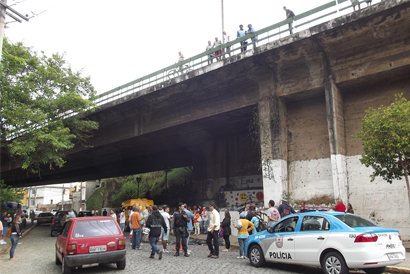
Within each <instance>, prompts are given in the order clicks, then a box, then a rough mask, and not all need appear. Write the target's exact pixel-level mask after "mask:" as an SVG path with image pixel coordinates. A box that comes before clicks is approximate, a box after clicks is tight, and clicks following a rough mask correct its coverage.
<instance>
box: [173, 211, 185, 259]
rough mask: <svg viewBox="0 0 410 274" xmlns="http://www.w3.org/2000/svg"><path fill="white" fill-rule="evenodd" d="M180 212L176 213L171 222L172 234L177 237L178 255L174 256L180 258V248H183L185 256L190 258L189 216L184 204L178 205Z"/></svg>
mask: <svg viewBox="0 0 410 274" xmlns="http://www.w3.org/2000/svg"><path fill="white" fill-rule="evenodd" d="M178 207H179V208H178V210H177V211H175V212H174V215H173V217H172V221H171V233H172V234H174V235H175V238H176V253H175V255H174V256H179V248H180V247H181V245H180V244H181V243H182V249H183V251H184V256H185V257H189V255H188V247H187V242H186V239H187V236H188V231H187V224H188V215H187V214H186V212H185V211H184V204H183V203H179V204H178Z"/></svg>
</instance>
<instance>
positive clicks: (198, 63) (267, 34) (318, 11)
mask: <svg viewBox="0 0 410 274" xmlns="http://www.w3.org/2000/svg"><path fill="white" fill-rule="evenodd" d="M365 2H366V1H365V0H363V1H359V3H360V4H362V3H365ZM346 4H347V5H346ZM352 7H353V4H351V1H349V0H332V1H329V2H327V3H325V4H323V5H321V6H319V7H316V8H313V9H311V10H308V11H306V12H303V13H301V14H299V15H296V16H295V17H294V18H293V20H292V19H290V18H289V19H286V20H283V21H280V22H278V23H276V24H273V25H271V26H269V27H266V28H263V29H261V30H259V31H256V32H255V33H253V34H247V35H245V36H243V37H241V38H239V39H236V40H233V41H231V42H229V43H226V44H223V45H221V46H219V47H218V48H215V49H211V50H209V51H205V52H202V53H200V54H197V55H195V56H193V57H190V58H187V59H186V60H184V61H182V62H178V63H175V64H173V65H170V66H168V67H165V68H163V69H160V70H157V71H155V72H153V73H150V74H148V75H146V76H143V77H141V78H138V79H136V80H134V81H131V82H129V83H126V84H124V85H121V86H119V87H116V88H114V89H111V90H109V91H107V92H104V93H102V94H100V95H98V96H97V98H96V100H95V103H96V104H97V105H103V104H105V103H108V102H111V101H113V100H116V99H119V98H121V97H124V96H127V95H129V94H132V93H134V92H138V91H140V90H142V89H145V88H148V87H151V86H153V85H157V84H160V83H164V82H165V83H166V82H168V81H170V79H169V77H168V76H167V73H168V72H169V71H171V70H179V68H181V67H183V68H184V69H183V70H184V71H190V70H195V69H198V68H201V67H204V66H207V65H208V60H209V59H208V58H209V56H210V55H211V54H212V55H214V54H215V52H217V51H221V50H222V52H223V53H222V57H221V58H225V55H226V54H228V53H237V52H239V51H240V49H241V48H243V47H245V45H244V46H241V44H240V42H243V41H246V40H249V39H251V38H253V37H255V36H257V37H258V39H257V40H256V42H255V41H253V42H252V40H251V42H250V43H248V44H247V45H246V47H251V46H252V47H253V44H255V43H257V45H261V44H266V43H269V42H270V41H269V40H270V39H272V38H274V37H276V39H277V36H279V38H280V35H281V34H283V33H286V32H288V31H290V30H291V29H297V30H298V31H300V30H302V27H304V26H306V25H308V24H311V23H313V22H317V21H319V20H321V19H325V18H327V17H329V16H331V15H334V14H337V13H339V12H340V11H343V10H346V9H349V8H352ZM314 16H316V17H314ZM312 17H314V18H312ZM291 22H294V25H295V26H294V27H292V28H291V29H290V28H289V27H288V24H289V23H291ZM227 48H230V49H229V50H228V49H227ZM218 57H219V56H218ZM218 57H217V56H213V57H212V58H210V60H212V61H214V60H215V59H217V58H218ZM176 74H177V75H178V76H183V75H184V73H183V72H177V73H176Z"/></svg>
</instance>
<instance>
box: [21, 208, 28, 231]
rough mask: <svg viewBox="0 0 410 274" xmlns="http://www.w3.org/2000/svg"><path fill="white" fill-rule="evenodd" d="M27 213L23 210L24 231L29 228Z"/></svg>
mask: <svg viewBox="0 0 410 274" xmlns="http://www.w3.org/2000/svg"><path fill="white" fill-rule="evenodd" d="M27 217H28V216H27V211H26V210H23V214H21V223H22V225H23V226H22V229H26V227H27Z"/></svg>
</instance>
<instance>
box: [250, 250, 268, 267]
mask: <svg viewBox="0 0 410 274" xmlns="http://www.w3.org/2000/svg"><path fill="white" fill-rule="evenodd" d="M248 255H249V260H250V262H251V264H252V265H253V266H256V267H259V266H263V265H264V264H265V258H264V257H263V252H262V249H261V247H260V246H259V245H253V246H251V248H250V249H249V254H248Z"/></svg>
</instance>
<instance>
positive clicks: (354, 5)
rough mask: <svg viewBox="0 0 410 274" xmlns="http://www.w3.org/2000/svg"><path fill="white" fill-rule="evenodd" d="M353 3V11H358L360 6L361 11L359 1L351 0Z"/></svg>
mask: <svg viewBox="0 0 410 274" xmlns="http://www.w3.org/2000/svg"><path fill="white" fill-rule="evenodd" d="M350 1H351V2H352V6H353V11H356V6H357V5H358V6H359V10H360V2H359V0H350Z"/></svg>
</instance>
